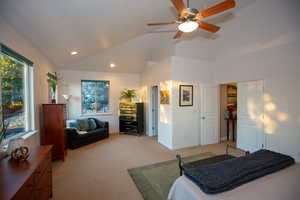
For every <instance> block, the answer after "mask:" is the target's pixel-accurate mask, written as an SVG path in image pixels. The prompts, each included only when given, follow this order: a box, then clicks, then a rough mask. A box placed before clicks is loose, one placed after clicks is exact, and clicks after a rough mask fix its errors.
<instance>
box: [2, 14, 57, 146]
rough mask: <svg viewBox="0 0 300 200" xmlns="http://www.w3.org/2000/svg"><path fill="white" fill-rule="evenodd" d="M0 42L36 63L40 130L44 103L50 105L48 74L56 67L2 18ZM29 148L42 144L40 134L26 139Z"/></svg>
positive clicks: (36, 99) (36, 105) (36, 114)
mask: <svg viewBox="0 0 300 200" xmlns="http://www.w3.org/2000/svg"><path fill="white" fill-rule="evenodd" d="M0 30H1V31H0V42H1V43H3V44H5V45H7V46H8V47H10V48H11V49H13V50H15V51H16V52H18V53H19V54H21V55H23V56H24V57H26V58H28V59H29V60H31V61H33V63H34V86H35V88H34V92H35V121H36V128H37V129H38V130H39V128H40V126H39V124H40V123H39V122H40V118H39V112H40V105H41V104H42V103H48V83H47V76H46V74H47V73H48V72H54V71H55V66H54V65H52V64H51V63H50V62H49V60H48V59H47V58H46V57H45V56H44V55H43V54H42V53H41V52H40V51H39V50H38V49H36V48H35V47H34V46H33V45H32V43H31V42H30V41H28V40H27V39H26V38H24V37H23V36H22V35H20V34H19V33H17V32H16V31H15V30H14V28H13V27H12V26H10V25H8V24H7V23H6V22H5V21H4V20H3V19H2V18H0ZM26 144H27V145H28V146H34V145H39V144H40V137H39V134H34V135H33V136H31V137H29V138H27V139H26Z"/></svg>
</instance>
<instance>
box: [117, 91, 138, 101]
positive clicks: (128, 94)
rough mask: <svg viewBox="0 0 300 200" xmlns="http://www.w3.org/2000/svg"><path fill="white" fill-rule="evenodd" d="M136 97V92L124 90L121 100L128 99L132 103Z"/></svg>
mask: <svg viewBox="0 0 300 200" xmlns="http://www.w3.org/2000/svg"><path fill="white" fill-rule="evenodd" d="M135 97H136V91H135V90H134V89H124V90H123V91H122V92H121V97H120V99H126V100H127V101H129V102H131V100H132V98H135Z"/></svg>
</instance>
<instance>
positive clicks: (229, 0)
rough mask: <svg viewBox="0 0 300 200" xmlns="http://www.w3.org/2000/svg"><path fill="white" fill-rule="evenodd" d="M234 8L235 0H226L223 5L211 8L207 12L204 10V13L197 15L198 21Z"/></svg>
mask: <svg viewBox="0 0 300 200" xmlns="http://www.w3.org/2000/svg"><path fill="white" fill-rule="evenodd" d="M234 7H235V1H234V0H226V1H224V2H222V3H219V4H217V5H215V6H213V7H211V8H208V9H206V10H203V11H201V12H199V13H198V14H197V18H198V19H203V18H206V17H209V16H212V15H215V14H218V13H220V12H223V11H225V10H229V9H231V8H234Z"/></svg>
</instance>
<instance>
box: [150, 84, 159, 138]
mask: <svg viewBox="0 0 300 200" xmlns="http://www.w3.org/2000/svg"><path fill="white" fill-rule="evenodd" d="M151 112H152V120H151V121H152V123H151V130H152V134H151V136H154V137H157V135H158V86H152V87H151Z"/></svg>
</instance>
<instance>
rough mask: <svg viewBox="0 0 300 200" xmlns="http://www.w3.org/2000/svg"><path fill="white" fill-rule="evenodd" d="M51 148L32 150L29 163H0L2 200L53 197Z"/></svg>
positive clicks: (4, 160) (6, 161) (42, 199)
mask: <svg viewBox="0 0 300 200" xmlns="http://www.w3.org/2000/svg"><path fill="white" fill-rule="evenodd" d="M51 149H52V147H51V146H37V147H34V148H31V149H30V156H29V158H28V160H27V161H25V162H22V163H19V164H18V163H17V162H15V161H13V160H11V159H10V158H9V157H7V158H5V159H3V160H1V161H0V200H46V199H49V198H50V197H52V167H51Z"/></svg>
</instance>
